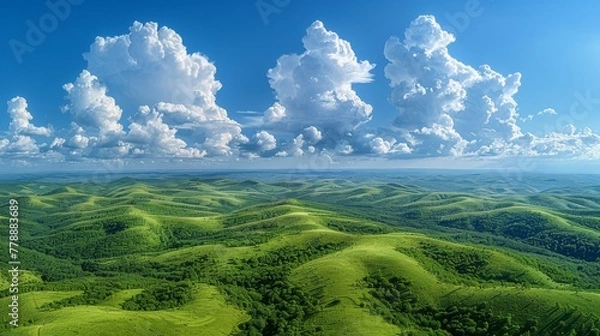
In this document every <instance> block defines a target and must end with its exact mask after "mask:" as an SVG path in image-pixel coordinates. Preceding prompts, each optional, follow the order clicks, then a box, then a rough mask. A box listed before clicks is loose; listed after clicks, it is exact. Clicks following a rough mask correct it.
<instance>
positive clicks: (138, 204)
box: [0, 175, 600, 336]
mask: <svg viewBox="0 0 600 336" xmlns="http://www.w3.org/2000/svg"><path fill="white" fill-rule="evenodd" d="M460 178H462V179H463V182H460V181H457V180H458V179H459V177H453V178H452V180H451V181H448V182H447V183H446V184H444V183H443V182H442V180H440V178H439V177H435V178H434V177H429V178H425V177H422V178H420V179H419V178H417V177H415V176H412V177H411V178H407V181H399V180H398V181H397V180H394V179H391V178H381V180H377V179H376V178H373V177H371V178H364V179H359V178H343V176H342V177H339V178H331V177H327V178H325V177H324V178H320V179H310V180H309V179H305V180H302V179H299V180H295V181H285V180H277V179H274V178H272V179H270V180H267V179H265V180H252V179H246V178H240V179H228V178H206V179H202V178H197V177H195V178H192V177H187V176H170V177H168V178H161V179H148V178H142V177H136V178H132V177H128V178H124V179H120V180H115V181H113V182H111V183H108V184H107V185H104V186H100V185H96V184H93V183H87V182H75V181H70V182H44V183H30V182H28V183H25V182H24V183H16V182H12V183H10V184H9V183H6V184H4V185H0V191H1V194H2V195H6V201H4V204H3V205H2V206H3V207H5V208H7V204H6V202H7V201H8V199H9V198H16V199H17V200H18V201H19V207H20V226H19V230H20V237H21V241H20V242H19V245H20V246H19V253H20V260H21V263H22V264H21V265H22V266H21V267H22V271H21V274H20V278H19V280H20V283H19V314H20V318H19V327H18V328H13V327H11V326H10V325H9V324H8V322H9V321H10V317H9V316H8V315H7V314H2V317H1V318H0V320H1V321H2V324H3V326H2V329H0V330H1V332H0V333H2V334H8V333H10V334H14V335H208V336H211V335H253V336H256V335H331V336H334V335H335V336H338V335H344V336H346V335H348V336H354V335H356V336H361V335H365V336H369V335H373V336H380V335H381V336H385V335H390V336H395V335H455V334H460V335H493V334H497V335H572V334H573V333H575V334H574V335H599V334H600V331H599V328H600V313H599V312H600V290H598V288H600V230H599V228H600V225H599V222H600V220H598V214H600V194H599V193H598V192H597V191H596V190H598V189H595V188H593V187H590V190H589V191H586V190H585V189H581V188H574V189H569V188H568V187H566V186H565V187H561V188H553V187H552V184H551V183H549V182H548V183H545V182H544V180H543V179H540V178H537V179H534V180H533V181H532V182H531V183H530V185H525V186H523V187H522V188H521V189H514V188H513V189H510V190H503V191H502V192H499V188H500V186H498V185H497V184H496V183H494V182H492V181H490V180H489V178H488V177H487V176H485V175H481V176H464V177H460ZM587 179H589V178H586V180H585V181H586V183H590V181H589V180H587ZM476 182H477V183H476ZM598 184H600V182H599V183H598ZM433 186H437V189H435V188H433ZM469 186H470V187H469ZM544 186H546V188H544ZM505 189H506V188H505ZM3 216H4V217H1V218H0V219H1V220H3V221H7V217H6V215H5V214H4V215H3ZM0 235H1V236H2V238H1V239H2V241H0V247H1V248H2V249H3V250H4V249H7V248H8V246H7V242H8V237H7V236H6V233H4V232H3V233H1V234H0ZM6 273H7V272H3V273H2V274H1V275H0V289H1V290H2V293H3V295H2V298H0V301H1V302H0V306H3V307H8V304H9V303H10V302H11V301H12V298H11V293H9V291H8V289H9V288H10V280H11V279H10V278H9V277H8V275H7V274H6ZM482 302H485V303H486V304H485V307H483V306H481V303H482Z"/></svg>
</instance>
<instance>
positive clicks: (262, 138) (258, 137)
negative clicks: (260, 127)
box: [253, 131, 277, 152]
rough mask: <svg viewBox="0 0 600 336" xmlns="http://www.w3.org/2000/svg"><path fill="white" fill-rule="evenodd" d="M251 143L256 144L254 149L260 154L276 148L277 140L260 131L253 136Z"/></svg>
mask: <svg viewBox="0 0 600 336" xmlns="http://www.w3.org/2000/svg"><path fill="white" fill-rule="evenodd" d="M253 143H254V144H256V149H257V150H258V151H260V152H266V151H270V150H273V149H275V148H277V139H276V138H275V136H273V134H271V133H269V132H267V131H260V132H257V133H256V134H254V137H253Z"/></svg>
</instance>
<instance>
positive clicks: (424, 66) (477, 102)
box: [384, 15, 522, 155]
mask: <svg viewBox="0 0 600 336" xmlns="http://www.w3.org/2000/svg"><path fill="white" fill-rule="evenodd" d="M454 40H455V39H454V37H453V36H452V35H451V34H450V33H448V32H446V31H444V30H443V29H442V28H441V27H440V26H439V24H438V23H437V22H436V20H435V18H434V17H433V16H429V15H425V16H420V17H418V18H417V19H416V20H414V21H413V22H412V23H411V24H410V26H409V27H408V29H407V30H406V32H405V38H404V41H401V40H400V39H398V38H396V37H392V38H390V39H389V40H388V41H387V43H386V45H385V48H384V54H385V57H386V58H387V59H388V60H389V62H390V63H389V64H388V65H387V66H386V67H385V76H386V77H387V78H388V79H389V80H390V83H391V85H392V87H393V92H392V98H391V101H392V103H393V104H394V105H395V106H396V107H397V108H398V110H399V116H398V118H397V119H396V121H395V122H394V124H395V126H397V127H398V128H400V129H401V130H402V132H404V133H405V135H404V138H405V139H406V140H407V141H409V140H410V139H409V137H407V136H406V133H407V134H410V137H413V138H414V141H413V142H414V144H415V148H414V151H415V153H419V154H424V155H446V154H450V155H462V154H463V153H465V152H467V151H468V150H469V149H474V148H476V147H481V146H485V145H489V144H491V143H494V142H495V141H496V140H497V139H502V140H505V141H511V140H513V139H515V138H517V137H519V136H521V135H522V132H521V130H520V127H519V126H518V125H517V123H516V122H517V120H516V117H517V112H516V108H517V103H516V101H515V100H514V95H515V94H516V93H517V91H518V88H519V86H520V79H521V75H520V74H519V73H514V74H511V75H508V76H506V77H505V76H503V75H501V74H500V73H498V72H496V71H494V70H492V68H491V67H490V66H488V65H483V66H481V67H479V68H478V69H475V68H473V67H471V66H469V65H466V64H464V63H462V62H460V61H458V60H457V59H455V58H454V57H452V56H451V55H450V54H449V51H448V48H447V47H448V45H449V44H450V43H452V42H454Z"/></svg>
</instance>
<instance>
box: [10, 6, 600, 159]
mask: <svg viewBox="0 0 600 336" xmlns="http://www.w3.org/2000/svg"><path fill="white" fill-rule="evenodd" d="M49 4H55V5H57V6H58V5H61V6H62V7H61V9H62V10H64V9H65V6H64V5H65V4H66V7H67V8H68V12H69V13H66V15H64V19H63V18H58V19H56V16H55V15H56V14H53V11H52V8H51V7H52V5H49ZM278 5H280V6H279V7H278ZM0 6H2V11H1V12H0V16H1V17H0V19H1V20H2V22H3V23H4V26H3V28H4V29H2V30H1V31H0V40H2V41H4V44H3V47H2V48H0V60H1V63H0V71H1V73H2V76H1V77H0V95H1V97H0V98H2V99H3V100H4V101H5V102H7V105H4V106H5V108H7V110H6V112H8V113H0V140H1V141H3V142H0V158H1V159H2V160H3V163H9V164H11V163H15V162H17V163H19V164H23V163H26V164H35V163H36V162H49V161H52V162H56V164H57V165H61V164H66V163H68V162H75V161H89V162H95V161H97V160H115V159H117V160H124V161H128V160H130V161H134V160H148V159H152V160H171V159H185V160H211V159H215V158H216V159H223V160H229V159H232V160H242V161H243V160H257V159H259V158H268V159H269V160H270V161H269V162H272V161H277V158H279V159H281V160H283V158H284V157H288V159H289V158H290V157H310V156H323V155H325V156H326V157H327V158H328V160H331V161H340V160H341V161H344V162H352V161H353V160H355V161H361V162H362V160H373V159H382V160H393V161H395V160H399V161H403V160H409V159H416V158H423V157H438V158H440V160H439V161H438V162H443V160H447V158H452V159H462V160H474V159H485V160H489V159H491V160H494V162H498V161H502V160H504V161H503V162H514V159H515V158H519V157H536V158H540V159H541V158H544V159H547V158H556V159H560V160H567V159H568V160H571V161H572V162H575V163H574V164H577V162H580V161H585V162H595V161H596V160H597V159H598V155H597V154H595V153H598V151H599V149H600V140H599V139H600V137H599V136H598V135H597V134H596V132H600V116H599V115H600V114H599V113H598V112H599V109H600V81H598V78H600V22H599V21H598V20H597V19H594V18H597V15H592V14H593V13H596V14H597V13H598V12H599V11H600V4H598V3H597V2H595V1H591V0H590V1H575V2H572V3H571V4H569V5H567V4H564V3H560V2H558V1H555V2H550V3H549V2H530V3H522V2H518V1H493V0H479V1H477V0H468V1H465V0H457V1H422V0H419V1H391V0H390V1H366V0H365V1H363V0H357V1H352V2H340V1H333V0H323V1H297V0H290V1H284V0H280V1H275V0H264V1H254V0H249V1H234V0H229V1H196V2H192V1H177V0H174V1H165V2H158V1H143V2H142V1H127V2H124V1H122V2H117V1H96V0H77V1H75V0H73V1H72V2H68V0H49V1H48V2H45V1H28V2H18V1H5V2H3V3H2V4H1V5H0ZM261 10H262V11H264V12H262V13H261ZM269 10H273V12H269ZM59 14H60V13H59ZM41 18H46V19H48V20H53V18H54V20H56V27H51V28H50V29H47V30H48V32H47V33H46V34H44V35H45V36H44V37H43V38H42V39H41V41H40V43H39V45H35V46H33V45H30V46H29V47H28V48H29V50H28V51H26V52H23V53H21V54H19V52H18V51H17V52H15V45H17V43H21V44H20V45H21V46H22V45H29V44H30V43H29V42H28V40H27V36H26V35H27V33H28V30H29V27H28V26H27V23H26V22H27V21H28V20H29V21H31V23H32V24H33V25H34V26H35V27H37V28H39V27H40V25H44V22H43V21H44V20H42V22H40V19H41ZM48 20H47V21H46V24H52V21H48ZM48 22H49V23H48ZM134 22H139V24H140V25H139V26H138V28H139V29H138V33H139V36H143V35H144V34H149V36H150V37H151V35H152V34H153V32H152V27H153V26H152V25H151V24H150V25H145V24H147V23H150V22H153V23H156V26H155V28H156V29H155V32H156V31H160V30H161V28H162V27H164V26H166V27H168V28H169V29H170V31H172V32H173V33H174V34H175V35H179V36H180V37H181V38H182V39H183V45H184V46H185V50H186V52H187V54H185V55H183V56H182V55H180V56H179V57H181V60H180V61H181V62H184V63H185V62H188V63H187V65H182V68H181V69H178V70H177V69H175V68H173V69H170V68H169V67H170V66H176V65H174V64H176V63H173V62H171V61H169V60H168V56H165V55H164V54H160V55H159V56H160V57H163V58H162V59H157V57H159V56H157V54H152V53H153V52H154V51H152V50H150V49H148V45H144V42H138V43H139V44H138V45H136V42H131V38H130V37H131V36H127V34H129V32H130V27H132V26H133V25H134ZM411 27H412V28H411ZM411 29H412V30H411ZM409 30H410V32H411V34H416V35H415V37H414V39H413V41H412V42H410V41H409V42H407V40H406V39H405V32H408V31H409ZM449 33H451V34H453V38H451V39H450V38H449V37H448V36H449ZM331 34H335V36H333V37H332V35H331ZM417 35H418V36H417ZM97 36H100V37H106V38H108V37H118V36H121V37H122V40H123V41H129V42H131V43H130V45H128V46H127V47H123V46H122V45H119V44H118V43H116V44H115V45H113V46H112V47H111V48H112V49H111V50H108V49H107V50H104V51H98V52H96V53H92V57H93V60H92V61H91V62H88V61H86V60H85V59H84V57H83V56H82V54H83V53H86V52H90V48H91V45H92V44H93V43H94V41H95V39H96V37H97ZM169 36H170V38H172V37H173V35H169ZM392 36H396V37H398V39H397V43H396V44H394V42H393V41H392V39H391V38H392ZM303 39H306V40H308V41H309V43H312V44H311V45H313V47H314V50H309V49H310V48H308V49H307V48H305V47H306V46H303ZM139 41H143V40H139ZM145 41H148V40H147V39H146V40H145ZM310 41H312V42H310ZM157 43H159V44H165V45H167V44H168V43H170V42H169V38H167V39H160V41H159V42H157ZM411 43H412V44H411ZM428 43H434V44H435V46H434V47H432V46H433V44H431V45H429V44H428ZM346 44H347V45H348V46H349V47H350V51H351V54H338V55H335V54H332V50H334V51H335V50H337V51H338V52H341V51H340V46H343V45H346ZM386 44H389V45H390V46H392V45H395V46H396V48H395V49H394V51H391V52H390V53H389V54H387V55H386V54H385V53H384V46H385V45H386ZM332 45H335V46H334V47H332ZM336 46H337V47H336ZM163 47H164V46H163ZM410 47H412V49H411V48H410ZM119 48H121V49H122V50H119ZM137 48H139V50H144V52H141V53H139V54H138V55H137V56H135V55H134V54H135V52H133V51H132V50H134V49H137ZM328 48H333V49H328ZM336 48H337V49H336ZM175 49H177V48H175ZM428 49H429V51H428ZM123 52H125V53H129V56H128V57H130V59H129V61H130V62H134V63H136V64H137V65H138V66H139V64H147V66H146V67H145V68H144V69H143V70H140V69H137V68H136V69H134V67H133V68H132V67H130V65H131V64H129V65H126V64H120V63H119V62H123V58H122V57H116V56H115V55H121V56H122V55H123ZM169 52H172V53H173V52H175V51H173V50H171V51H167V54H168V53H169ZM193 53H200V56H199V57H201V58H200V59H198V58H194V57H192V54H193ZM428 53H433V54H434V56H428ZM292 54H295V55H297V56H298V58H297V59H294V58H293V57H287V58H286V57H285V55H292ZM411 54H417V56H416V57H415V61H414V62H413V61H410V60H408V58H407V55H411ZM160 57H159V58H160ZM284 58H285V59H287V60H288V61H290V62H291V63H286V65H282V66H280V67H277V64H278V63H277V62H278V60H283V59H284ZM186 60H187V61H186ZM189 62H191V63H189ZM196 62H198V64H201V65H200V68H201V71H200V74H199V75H193V76H191V77H190V76H187V77H186V75H185V74H186V71H188V70H189V69H194V67H195V65H194V64H196ZM294 62H297V63H298V64H296V65H294ZM340 62H342V63H343V64H345V65H343V66H341V65H339V64H342V63H340ZM344 62H345V63H344ZM440 62H442V63H444V64H446V65H447V64H454V63H453V62H457V63H456V64H458V66H459V68H460V69H462V70H460V71H459V72H458V73H450V72H448V71H451V70H452V69H454V68H452V67H450V68H448V67H447V66H442V65H440ZM177 64H178V63H177ZM182 64H183V63H182ZM190 64H191V65H190ZM202 64H203V65H202ZM390 64H393V65H392V66H389V67H387V69H389V70H388V71H386V66H388V65H390ZM338 65H339V66H338ZM482 65H489V69H490V71H492V72H493V74H492V73H487V74H486V73H485V71H484V70H482V68H480V66H482ZM438 66H439V68H436V67H438ZM115 67H116V68H118V70H115ZM186 67H187V68H186ZM152 69H160V70H152ZM269 69H272V71H271V76H272V78H271V82H272V83H270V78H269V76H268V75H267V72H268V71H269ZM84 70H85V74H87V75H85V74H84ZM178 71H179V72H178ZM452 71H453V70H452ZM461 71H462V72H464V73H469V75H464V73H463V74H460V72H461ZM386 72H387V73H386ZM516 73H518V74H520V75H518V76H512V77H511V74H516ZM292 74H294V75H292ZM178 76H179V77H178ZM286 76H290V78H286ZM292 77H293V78H292ZM516 77H518V78H516ZM273 78H277V79H276V80H275V79H273ZM319 79H320V81H319V82H318V84H314V83H315V82H312V80H315V81H316V80H319ZM330 80H331V82H328V81H330ZM156 81H160V82H161V83H162V84H156V85H149V84H148V83H154V82H156ZM511 81H512V84H511ZM393 82H395V83H396V84H393V85H392V83H393ZM516 82H518V83H516ZM67 83H73V87H72V89H71V92H70V93H69V92H68V90H67V89H65V87H63V85H65V84H67ZM181 83H185V84H181ZM215 83H220V85H218V86H219V88H218V89H215V85H217V84H215ZM290 83H292V86H295V87H296V88H298V89H297V90H296V91H294V92H295V93H294V95H295V96H293V97H292V95H291V94H292V93H291V91H290V86H289V84H290ZM435 83H441V84H439V85H438V86H437V87H436V84H435ZM474 83H475V84H474ZM455 84H456V85H455ZM146 85H148V86H147V87H146ZM182 85H183V86H182ZM440 85H441V86H440ZM457 85H458V88H457ZM502 85H505V86H504V89H502V88H501V87H500V86H502ZM511 85H512V86H513V89H514V92H508V91H511V90H510V89H511V88H510V87H511ZM90 87H91V89H90ZM210 88H212V89H210ZM415 88H416V89H415ZM88 89H89V90H88ZM86 90H88V91H86ZM202 90H207V92H208V93H207V92H203V91H202ZM211 90H212V91H211ZM411 90H412V91H411ZM420 90H422V91H420ZM428 90H429V91H428ZM444 90H446V91H444ZM448 90H450V91H452V93H451V96H448V95H445V96H443V95H442V94H441V93H443V92H447V91H448ZM502 90H504V91H502ZM292 91H293V90H292ZM411 92H412V95H410V94H409V93H411ZM415 92H417V94H415ZM419 92H421V93H419ZM407 94H409V96H410V97H408V96H407ZM336 95H337V96H336ZM442 96H443V97H442ZM15 97H21V98H15ZM206 97H209V99H208V100H209V102H207V101H206V99H205V98H206ZM282 97H283V98H282ZM286 97H287V98H286ZM315 97H317V102H315V103H307V102H308V101H312V99H314V98H315ZM332 97H334V98H332ZM393 97H395V98H393ZM399 97H400V98H401V99H400V98H399ZM440 97H441V98H440ZM595 97H598V98H595ZM212 98H214V99H215V100H214V101H210V100H211V99H212ZM323 99H326V100H327V99H331V101H329V102H327V103H326V102H323ZM488 101H489V102H490V103H489V104H488V103H486V102H488ZM453 104H454V105H453ZM456 104H458V105H456ZM486 104H487V105H486ZM490 104H491V105H490ZM459 105H460V106H459ZM65 106H67V108H65ZM140 106H144V107H143V108H140ZM5 108H3V110H4V109H5ZM61 108H62V109H63V110H64V111H61ZM11 111H12V112H11ZM491 111H495V112H491ZM486 114H489V116H488V117H485V116H486ZM31 117H33V118H32V119H31ZM186 118H187V119H186ZM190 118H191V119H190ZM480 119H481V120H480ZM106 120H108V121H106ZM477 121H479V123H478V122H477ZM11 124H12V126H9V125H11ZM49 125H51V126H49ZM482 130H483V131H482ZM511 160H513V161H511ZM573 160H575V161H573ZM236 162H239V161H236ZM428 162H429V161H428Z"/></svg>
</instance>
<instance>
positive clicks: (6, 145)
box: [0, 97, 53, 157]
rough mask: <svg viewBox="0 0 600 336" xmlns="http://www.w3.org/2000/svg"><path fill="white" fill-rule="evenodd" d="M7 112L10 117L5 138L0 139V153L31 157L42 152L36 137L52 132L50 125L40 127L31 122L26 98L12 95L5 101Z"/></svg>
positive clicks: (48, 134)
mask: <svg viewBox="0 0 600 336" xmlns="http://www.w3.org/2000/svg"><path fill="white" fill-rule="evenodd" d="M7 112H8V115H9V117H10V119H11V121H10V124H9V127H8V134H7V138H4V139H0V153H1V154H4V155H8V156H14V157H19V156H25V157H33V156H37V155H38V154H40V153H42V149H41V147H42V145H38V144H37V141H36V138H40V137H49V136H51V135H52V134H53V129H52V127H51V126H48V127H41V126H35V125H34V124H33V123H32V120H33V116H32V114H31V113H30V112H29V110H28V104H27V100H26V99H25V98H23V97H14V98H12V99H11V100H9V101H8V102H7Z"/></svg>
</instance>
